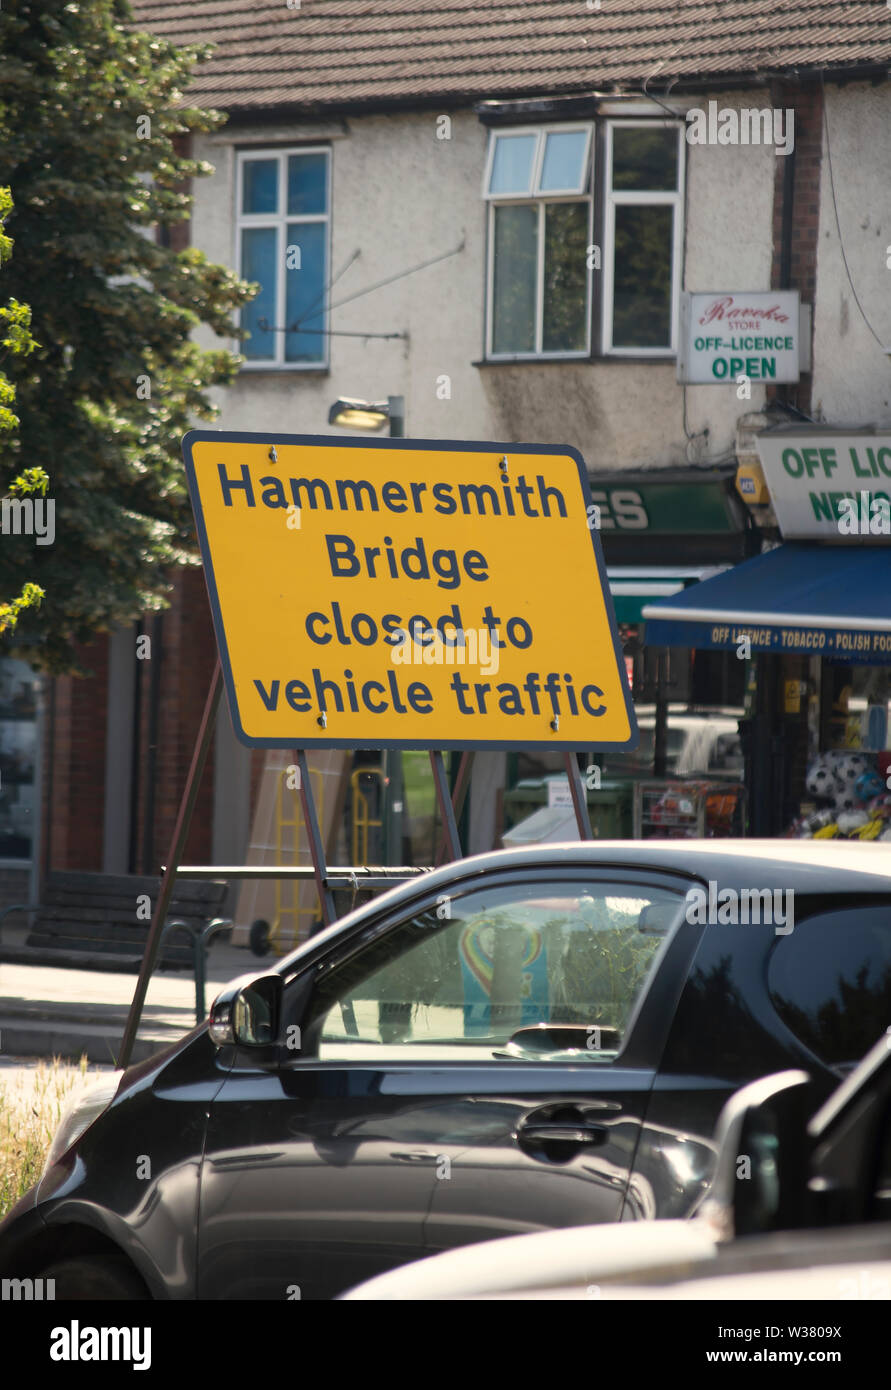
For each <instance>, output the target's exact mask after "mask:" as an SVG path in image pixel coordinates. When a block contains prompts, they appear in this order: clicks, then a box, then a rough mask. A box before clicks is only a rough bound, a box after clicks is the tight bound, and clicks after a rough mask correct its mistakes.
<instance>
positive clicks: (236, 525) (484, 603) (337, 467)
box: [183, 430, 637, 749]
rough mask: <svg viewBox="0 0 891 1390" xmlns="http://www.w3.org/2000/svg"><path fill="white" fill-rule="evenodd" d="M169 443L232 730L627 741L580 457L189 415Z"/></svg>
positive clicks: (496, 740) (482, 743)
mask: <svg viewBox="0 0 891 1390" xmlns="http://www.w3.org/2000/svg"><path fill="white" fill-rule="evenodd" d="M183 456H184V459H185V464H186V471H187V474H188V479H189V488H190V491H191V495H192V503H193V506H194V509H195V517H196V522H197V526H198V534H199V539H200V544H201V552H202V557H203V560H204V567H205V574H206V577H207V584H208V590H209V593H210V600H211V606H212V609H213V616H214V623H215V626H216V633H217V641H218V643H219V648H220V656H221V660H222V663H223V672H224V676H225V680H226V687H227V691H228V696H229V704H230V709H231V713H232V719H233V723H234V726H235V729H236V731H237V733H238V735H239V737H240V738H241V739H242V740H243V741H244V742H246V743H249V744H253V745H260V746H265V747H292V748H298V747H302V748H309V747H314V746H320V747H327V748H355V747H369V748H385V747H390V748H398V747H405V748H424V747H428V748H474V747H484V748H517V747H520V746H523V745H526V746H536V747H539V746H541V745H551V746H553V747H554V748H583V749H584V748H597V747H606V746H620V747H634V746H635V745H636V743H637V728H636V725H635V722H634V715H633V709H632V706H631V700H630V692H629V690H628V684H627V678H626V674H625V668H624V663H623V661H622V658H621V653H620V649H619V643H618V634H617V631H616V624H615V615H614V613H613V608H612V601H611V599H610V595H609V588H608V585H607V581H606V572H605V569H604V565H603V558H602V555H601V551H600V544H599V538H598V535H597V530H596V525H595V520H596V508H595V507H593V505H592V504H591V500H590V494H589V492H588V483H587V474H586V470H585V466H584V462H583V460H582V458H581V456H580V455H579V454H578V453H577V452H576V451H574V450H572V449H565V448H561V449H548V448H540V447H537V446H533V445H508V446H504V447H502V446H500V445H497V444H475V443H473V444H470V443H451V442H448V443H446V442H438V441H436V442H433V441H430V440H408V439H406V440H375V441H366V440H359V441H348V442H345V441H343V440H340V439H335V438H331V437H329V436H307V435H296V436H295V435H290V436H280V435H275V436H273V435H257V434H224V433H216V432H214V431H204V430H194V431H192V432H190V433H189V434H187V435H186V437H185V439H184V440H183Z"/></svg>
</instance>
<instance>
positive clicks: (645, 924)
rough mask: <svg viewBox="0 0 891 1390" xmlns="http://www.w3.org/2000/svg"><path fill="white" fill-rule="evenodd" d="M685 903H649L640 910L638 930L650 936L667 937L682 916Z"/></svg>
mask: <svg viewBox="0 0 891 1390" xmlns="http://www.w3.org/2000/svg"><path fill="white" fill-rule="evenodd" d="M682 909H683V903H678V902H670V903H647V905H646V907H642V908H641V910H640V916H639V917H638V919H637V930H638V931H639V932H642V933H644V934H645V935H648V936H665V934H666V932H668V931H670V930H671V928H672V927H673V926H674V924H675V922H676V921H677V920H678V918H679V917H680V915H681V912H682Z"/></svg>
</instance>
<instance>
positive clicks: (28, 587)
mask: <svg viewBox="0 0 891 1390" xmlns="http://www.w3.org/2000/svg"><path fill="white" fill-rule="evenodd" d="M11 208H12V195H11V194H10V191H9V189H8V188H0V266H2V265H3V264H4V263H5V262H6V261H8V260H9V258H10V256H11V255H12V238H11V237H10V236H7V234H6V230H5V228H6V221H7V218H8V217H9V213H10V210H11ZM0 333H2V335H3V336H2V337H0V438H2V436H3V435H4V434H8V433H10V432H11V431H12V430H14V429H15V427H16V426H17V424H18V423H19V420H18V416H17V415H16V414H15V412H14V410H13V406H14V405H15V387H14V386H13V384H12V382H11V381H10V380H9V378H8V377H7V376H5V375H4V373H3V369H2V364H3V362H4V361H6V359H7V358H8V357H27V355H28V353H29V352H33V351H34V349H35V347H36V346H37V344H36V343H35V341H34V339H33V338H32V337H31V310H30V309H29V308H28V306H27V304H20V303H19V301H18V300H17V299H11V300H10V301H9V303H8V304H5V305H0ZM48 484H49V478H48V477H47V475H46V473H45V472H44V470H43V469H42V468H26V469H25V471H24V473H22V474H20V475H19V477H17V478H13V480H12V482H11V483H10V485H9V493H10V495H11V496H17V497H24V496H27V495H28V494H30V493H34V492H39V493H45V492H46V489H47V486H48ZM43 597H44V593H43V590H42V589H41V588H40V585H39V584H34V583H32V582H31V581H29V580H26V581H25V582H24V583H23V584H22V588H21V591H20V593H19V595H18V597H17V598H12V599H8V600H7V601H5V602H4V601H3V600H2V599H0V633H4V632H7V631H10V630H11V629H12V628H14V627H15V625H16V623H17V622H18V618H19V614H20V613H23V612H24V611H25V609H26V608H32V607H35V606H37V605H38V604H39V603H40V600H41V599H42V598H43Z"/></svg>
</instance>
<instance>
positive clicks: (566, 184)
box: [539, 130, 588, 193]
mask: <svg viewBox="0 0 891 1390" xmlns="http://www.w3.org/2000/svg"><path fill="white" fill-rule="evenodd" d="M587 140H588V137H587V135H586V134H585V132H584V131H583V130H566V131H564V130H560V131H552V132H551V133H550V134H549V135H548V136H547V137H546V139H545V153H544V162H543V164H542V169H541V182H540V184H539V187H540V189H541V191H542V193H558V192H560V191H563V192H567V193H581V191H582V187H583V184H582V179H583V172H584V171H583V169H582V161H583V159H584V155H585V145H586V144H587Z"/></svg>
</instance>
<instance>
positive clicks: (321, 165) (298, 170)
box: [288, 154, 328, 214]
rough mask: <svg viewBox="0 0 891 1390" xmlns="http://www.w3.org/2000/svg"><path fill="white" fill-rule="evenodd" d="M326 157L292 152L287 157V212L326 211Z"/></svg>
mask: <svg viewBox="0 0 891 1390" xmlns="http://www.w3.org/2000/svg"><path fill="white" fill-rule="evenodd" d="M327 166H328V157H327V155H325V154H292V155H291V156H290V158H289V159H288V212H289V213H291V214H295V213H310V212H326V211H327V209H326V207H325V198H326V193H327V177H326V175H327Z"/></svg>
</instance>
